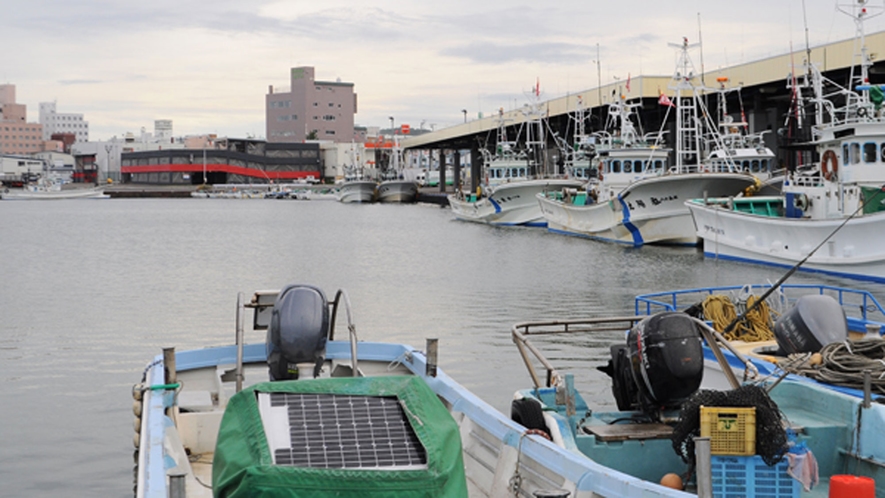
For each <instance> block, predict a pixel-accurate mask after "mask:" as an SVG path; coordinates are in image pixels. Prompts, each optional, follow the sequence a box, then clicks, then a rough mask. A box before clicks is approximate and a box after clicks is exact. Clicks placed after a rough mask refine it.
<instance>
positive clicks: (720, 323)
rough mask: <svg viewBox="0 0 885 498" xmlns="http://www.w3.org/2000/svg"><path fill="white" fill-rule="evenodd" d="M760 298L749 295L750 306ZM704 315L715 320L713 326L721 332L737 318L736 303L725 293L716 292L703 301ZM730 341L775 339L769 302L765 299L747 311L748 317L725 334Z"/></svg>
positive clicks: (748, 303)
mask: <svg viewBox="0 0 885 498" xmlns="http://www.w3.org/2000/svg"><path fill="white" fill-rule="evenodd" d="M758 299H759V298H758V297H757V296H754V295H750V296H748V297H747V305H746V307H747V308H749V307H750V306H752V305H753V303H755V302H756V300H758ZM703 309H704V317H705V318H706V319H707V320H710V321H711V322H713V328H714V329H716V330H717V331H719V332H722V331H723V330H725V328H726V327H728V325H729V324H730V323H731V322H732V321H734V319H735V318H737V316H738V315H737V311H736V310H735V306H734V304H733V303H732V302H731V299H730V298H729V297H728V296H725V295H723V294H714V295H711V296H709V297H707V299H704V303H703ZM724 336H725V338H726V339H728V340H729V341H744V342H759V341H770V340H772V339H774V332H772V331H771V311H770V310H769V308H768V303H766V302H765V301H763V302H762V303H760V304H759V306H757V307H756V308H755V309H754V310H753V311H751V312H749V313H747V316H746V318H744V320H742V321H741V322H740V323H738V324H737V326H736V327H735V328H734V329H732V331H731V332H729V333H728V334H724Z"/></svg>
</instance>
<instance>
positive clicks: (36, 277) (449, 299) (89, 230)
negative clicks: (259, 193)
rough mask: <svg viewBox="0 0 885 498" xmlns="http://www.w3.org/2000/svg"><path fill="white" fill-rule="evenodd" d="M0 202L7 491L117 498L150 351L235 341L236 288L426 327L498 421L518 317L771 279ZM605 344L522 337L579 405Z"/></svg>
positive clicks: (100, 206) (366, 323)
mask: <svg viewBox="0 0 885 498" xmlns="http://www.w3.org/2000/svg"><path fill="white" fill-rule="evenodd" d="M0 208H2V210H3V213H2V216H0V234H2V236H0V249H2V253H0V254H2V257H0V275H2V280H0V282H2V283H0V286H2V290H3V292H2V296H3V299H2V300H0V319H2V323H3V334H2V337H0V379H2V380H3V382H2V384H0V399H2V407H0V424H2V425H0V426H2V427H3V438H4V441H3V444H2V445H0V482H3V483H4V494H8V495H9V496H20V495H35V494H36V495H48V494H51V493H56V494H58V493H63V494H65V495H73V496H79V495H101V496H129V495H130V494H131V489H132V473H131V472H132V460H131V458H132V450H133V448H132V435H133V432H132V430H133V429H132V412H131V404H132V403H131V397H130V388H131V386H132V384H134V383H135V382H137V381H138V380H139V378H140V376H141V374H142V371H143V369H144V366H145V365H146V363H147V362H148V361H149V360H150V359H151V358H152V357H153V356H154V355H156V354H158V353H159V352H160V350H161V348H162V347H166V346H176V347H178V348H179V349H187V348H194V347H204V346H209V345H216V344H219V343H229V342H232V341H233V335H234V317H235V309H234V308H235V303H236V294H237V292H239V291H243V292H246V293H250V292H252V291H254V290H258V289H273V288H279V287H281V286H283V285H285V284H287V283H292V282H303V283H311V284H314V285H318V286H320V287H322V288H323V289H325V290H326V292H327V293H328V294H333V293H334V291H335V290H336V289H338V288H344V289H346V290H347V292H348V295H349V297H350V300H351V303H352V304H353V307H354V318H355V320H356V325H357V331H358V333H359V335H360V337H361V338H362V339H365V340H376V341H395V342H405V343H409V344H412V345H414V346H416V347H419V348H423V346H424V344H425V339H426V338H433V337H435V338H439V340H440V364H441V366H442V368H443V369H444V370H445V371H446V372H447V373H448V374H450V375H451V376H452V377H454V378H455V379H456V380H458V381H459V382H461V383H462V384H464V385H465V386H466V387H468V388H470V389H472V390H474V391H475V392H476V393H477V394H478V395H479V396H480V397H482V398H483V399H485V400H487V401H488V402H489V403H491V404H492V405H493V406H495V407H497V408H499V409H502V410H505V411H507V412H508V413H509V403H510V399H511V398H512V395H513V392H514V391H515V390H516V389H519V388H524V387H527V386H528V385H529V383H530V382H529V377H528V374H527V373H526V372H525V369H524V366H523V364H522V360H521V359H520V357H519V355H518V353H517V351H516V348H515V347H514V346H513V344H512V342H511V340H510V326H511V325H512V324H513V323H515V322H518V321H525V320H536V319H551V318H576V317H582V316H587V315H594V314H619V315H620V314H632V312H633V307H632V296H634V295H635V294H638V293H643V292H652V291H658V290H663V289H667V288H683V287H694V286H700V285H730V284H743V283H748V282H763V281H774V280H776V279H777V278H779V277H780V275H781V272H780V270H774V269H769V268H764V267H755V266H748V265H741V264H737V263H731V262H720V261H711V260H705V259H704V258H703V255H702V254H701V253H700V252H699V251H698V250H696V249H693V248H668V247H643V248H640V249H633V248H627V247H622V246H615V245H608V244H604V243H598V242H594V241H588V240H581V239H576V238H570V237H565V236H561V235H554V234H549V233H547V232H545V231H544V230H540V229H501V228H492V227H487V226H481V225H474V224H470V223H463V222H456V221H453V220H452V218H451V213H450V211H449V210H447V209H440V208H438V207H436V206H423V205H418V206H398V205H365V206H364V205H343V204H338V203H335V202H323V201H311V202H283V201H238V200H190V199H180V200H171V199H170V200H166V199H164V200H152V199H150V200H116V199H115V200H110V201H103V202H93V201H58V202H52V203H49V202H47V203H24V202H23V203H2V204H0ZM791 281H792V282H811V281H814V280H813V279H812V278H811V277H809V276H805V275H796V276H794V277H793V278H792V279H791ZM827 281H828V282H831V283H836V284H840V283H845V282H844V281H841V280H839V279H835V278H828V279H827ZM854 285H855V286H858V287H861V288H866V289H869V290H871V291H873V292H874V293H876V294H877V295H878V294H879V293H880V288H879V287H878V286H876V285H874V284H854ZM250 339H251V340H254V341H261V340H263V334H261V333H254V334H253V335H251V336H250ZM620 340H622V339H621V338H620V337H619V334H610V333H606V334H597V335H594V336H593V337H572V338H568V339H552V338H539V339H533V342H536V343H537V344H539V345H540V346H542V349H544V350H545V352H547V353H549V358H550V359H551V360H552V361H553V362H554V364H555V365H556V366H557V367H558V368H560V369H561V370H562V371H565V372H569V373H574V374H575V376H576V382H577V383H578V386H579V388H580V389H581V391H582V392H583V393H584V394H585V396H586V397H588V399H589V401H590V402H591V404H593V405H599V404H605V405H608V406H611V405H613V402H612V401H611V395H610V387H609V385H610V384H609V383H608V381H607V378H606V377H605V376H604V375H603V374H601V373H600V372H598V371H596V369H595V367H596V366H599V365H601V364H604V363H605V362H606V361H607V358H608V354H609V353H608V347H609V345H610V344H611V343H613V342H617V341H620ZM36 461H39V462H41V465H39V466H38V465H34V462H36ZM47 469H52V471H51V472H49V471H47Z"/></svg>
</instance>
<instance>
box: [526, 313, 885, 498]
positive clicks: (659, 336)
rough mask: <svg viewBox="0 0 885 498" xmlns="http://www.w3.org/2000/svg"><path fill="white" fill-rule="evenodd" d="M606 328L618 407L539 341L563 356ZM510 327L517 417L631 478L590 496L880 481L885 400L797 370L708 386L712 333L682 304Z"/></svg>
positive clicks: (864, 487)
mask: <svg viewBox="0 0 885 498" xmlns="http://www.w3.org/2000/svg"><path fill="white" fill-rule="evenodd" d="M625 329H626V330H629V332H628V334H627V336H626V338H624V335H623V331H624V330H625ZM607 334H614V335H613V337H620V338H621V339H620V340H617V341H616V342H614V343H613V344H612V346H611V350H610V352H611V354H610V358H609V360H608V363H607V364H606V365H604V366H603V365H600V366H599V367H598V369H599V370H601V371H603V372H605V373H606V374H608V375H609V376H611V378H612V381H611V382H612V394H613V397H614V399H615V404H616V406H617V408H616V409H612V408H604V407H603V408H600V407H594V406H591V405H590V404H588V403H587V401H586V399H585V398H584V397H582V396H581V394H580V393H579V391H578V389H577V387H576V385H575V378H576V377H577V375H576V373H575V372H574V371H571V372H570V371H566V370H559V369H557V367H556V366H555V365H554V362H553V361H552V360H551V359H550V358H551V357H550V356H547V355H545V354H544V353H543V349H544V348H545V345H546V347H550V348H552V349H555V350H556V351H557V352H556V353H555V354H556V355H557V356H558V357H560V358H561V357H562V351H563V350H564V349H563V348H567V349H568V350H569V351H577V350H579V349H580V347H581V346H582V345H585V344H587V343H588V342H591V343H598V342H599V341H600V340H601V338H603V337H605V336H606V335H607ZM512 337H513V341H514V343H515V344H516V345H517V347H518V349H519V352H520V354H521V356H522V359H523V361H524V363H525V365H526V367H527V369H528V373H529V377H530V379H531V382H532V387H531V388H528V389H524V390H520V391H518V392H517V393H516V394H515V396H514V401H513V407H512V412H513V415H514V418H515V419H518V420H519V421H520V422H521V423H522V424H523V425H525V426H526V427H527V428H529V429H530V430H534V431H537V432H538V433H541V434H544V435H547V436H548V437H550V439H551V441H552V442H553V443H554V444H556V445H557V446H559V447H562V448H566V449H568V450H569V451H571V452H573V453H580V454H581V455H583V456H584V457H585V458H586V460H588V461H591V462H593V463H594V465H595V466H597V468H598V473H597V475H598V476H599V479H600V480H601V479H602V478H603V477H604V476H606V475H607V474H608V473H615V472H620V473H624V474H627V475H630V476H632V477H634V478H636V479H638V481H633V482H630V483H626V482H625V483H623V484H622V485H621V486H618V487H607V486H600V488H597V489H595V490H594V493H596V494H595V495H593V496H597V495H601V496H620V497H644V496H705V497H714V496H715V497H732V496H734V497H748V496H754V497H776V498H787V497H790V498H798V497H800V496H810V497H815V496H820V497H826V496H830V497H832V496H868V497H872V496H881V495H882V493H883V491H885V486H883V485H885V481H883V479H885V465H883V464H885V449H883V448H885V447H883V445H882V437H883V436H882V434H883V433H882V432H881V431H882V430H883V429H885V405H883V404H881V403H865V402H864V400H862V399H859V398H857V397H853V396H849V395H847V394H844V393H841V392H837V391H835V390H832V389H828V388H826V387H824V386H821V385H817V384H813V383H809V382H801V381H796V380H793V379H763V380H762V381H760V382H757V383H747V384H740V383H736V385H732V386H729V387H728V388H727V389H725V390H722V389H718V388H711V387H709V386H707V372H706V371H705V369H704V364H703V357H704V356H703V352H702V344H703V342H702V338H704V340H706V341H707V343H708V344H718V343H717V342H716V339H715V337H714V336H713V330H712V329H710V328H709V327H708V326H707V324H706V323H705V322H704V321H701V320H697V319H695V318H692V317H690V316H689V315H687V314H685V313H681V312H661V313H655V314H652V315H648V316H632V317H597V318H586V319H559V320H551V321H538V322H523V323H518V324H516V325H514V326H513V328H512ZM711 347H712V346H711ZM716 347H718V346H716ZM569 355H570V356H571V355H572V353H570V354H569ZM723 368H728V366H727V365H725V366H724V367H723ZM579 373H580V372H579ZM582 376H586V375H582ZM588 387H589V388H590V389H591V390H592V391H594V392H598V386H597V385H593V386H588ZM638 483H642V484H643V486H644V488H640V487H639V486H638ZM568 490H569V491H571V489H568ZM652 493H654V494H652ZM575 495H580V493H579V492H576V493H575ZM563 496H565V495H563Z"/></svg>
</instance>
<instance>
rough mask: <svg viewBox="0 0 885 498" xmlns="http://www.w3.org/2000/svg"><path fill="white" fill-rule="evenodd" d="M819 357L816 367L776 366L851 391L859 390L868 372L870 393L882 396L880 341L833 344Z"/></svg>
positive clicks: (883, 346)
mask: <svg viewBox="0 0 885 498" xmlns="http://www.w3.org/2000/svg"><path fill="white" fill-rule="evenodd" d="M820 355H821V364H820V365H811V364H810V363H807V362H806V363H800V364H799V365H794V364H791V362H790V360H789V359H788V360H787V361H785V362H782V363H783V364H780V365H779V366H780V367H781V368H783V369H784V370H786V371H788V372H790V373H796V374H799V375H804V376H807V377H811V378H812V379H815V380H817V381H819V382H825V383H828V384H834V385H837V386H842V387H850V388H854V389H863V372H864V370H869V371H870V374H871V375H870V377H871V390H872V392H874V393H879V394H885V341H883V340H882V339H879V338H869V339H858V340H856V341H852V340H846V341H843V342H834V343H833V344H829V345H826V346H824V347H823V349H821V350H820ZM792 356H794V355H791V357H790V358H792Z"/></svg>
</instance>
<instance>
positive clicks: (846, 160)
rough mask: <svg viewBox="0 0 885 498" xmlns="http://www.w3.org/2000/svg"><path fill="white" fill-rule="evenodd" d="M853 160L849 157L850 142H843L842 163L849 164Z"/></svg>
mask: <svg viewBox="0 0 885 498" xmlns="http://www.w3.org/2000/svg"><path fill="white" fill-rule="evenodd" d="M850 162H851V161H850V160H849V158H848V144H842V164H848V163H850Z"/></svg>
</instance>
